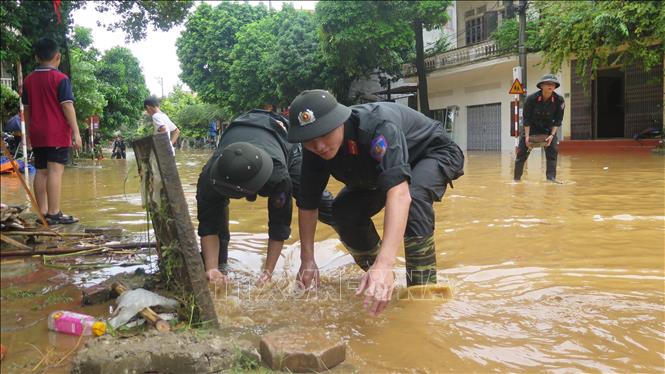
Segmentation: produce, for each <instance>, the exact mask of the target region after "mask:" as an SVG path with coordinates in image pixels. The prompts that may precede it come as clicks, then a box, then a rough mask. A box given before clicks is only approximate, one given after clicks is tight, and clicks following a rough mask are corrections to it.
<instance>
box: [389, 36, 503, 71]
mask: <svg viewBox="0 0 665 374" xmlns="http://www.w3.org/2000/svg"><path fill="white" fill-rule="evenodd" d="M510 52H511V51H510V50H507V49H499V46H498V45H497V44H496V42H495V41H494V40H488V41H485V42H481V43H477V44H473V45H469V46H465V47H462V48H457V49H453V50H451V51H447V52H443V53H439V54H438V55H435V56H432V57H428V58H426V59H425V69H427V71H432V70H437V69H443V68H447V67H451V66H456V65H463V64H467V63H470V62H474V61H480V60H485V59H489V58H492V57H497V56H501V55H505V54H508V53H510ZM415 73H416V66H415V65H414V64H405V65H403V66H402V74H404V75H405V76H409V75H413V74H415Z"/></svg>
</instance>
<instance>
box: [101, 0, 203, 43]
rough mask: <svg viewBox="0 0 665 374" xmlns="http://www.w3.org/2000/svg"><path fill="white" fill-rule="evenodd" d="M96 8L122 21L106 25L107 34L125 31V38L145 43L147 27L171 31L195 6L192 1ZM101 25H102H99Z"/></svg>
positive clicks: (148, 0) (112, 1)
mask: <svg viewBox="0 0 665 374" xmlns="http://www.w3.org/2000/svg"><path fill="white" fill-rule="evenodd" d="M95 4H96V5H95V9H96V10H97V11H99V12H108V11H112V12H113V13H115V14H117V15H118V16H119V18H120V20H119V21H117V22H113V23H111V24H108V25H105V26H106V28H107V30H108V31H115V30H116V29H120V30H122V31H124V32H125V39H126V40H127V41H128V42H130V41H138V40H142V39H144V38H145V37H146V35H147V29H148V26H152V27H153V29H154V30H162V31H168V30H170V29H171V28H172V27H173V26H176V25H178V24H180V23H181V22H182V21H183V20H184V19H185V18H186V17H187V15H188V14H189V9H190V8H191V7H192V6H193V5H194V1H193V0H177V1H158V0H142V1H117V0H105V1H97V2H96V3H95ZM98 25H101V23H100V22H98Z"/></svg>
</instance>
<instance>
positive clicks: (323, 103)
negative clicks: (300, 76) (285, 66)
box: [288, 90, 351, 143]
mask: <svg viewBox="0 0 665 374" xmlns="http://www.w3.org/2000/svg"><path fill="white" fill-rule="evenodd" d="M349 116H351V109H350V108H349V107H347V106H344V105H342V104H339V103H337V99H335V96H333V95H332V94H331V93H330V92H328V91H324V90H309V91H303V92H301V93H300V95H298V96H297V97H296V98H295V99H294V100H293V102H292V103H291V106H290V107H289V122H290V123H291V126H290V127H289V135H288V139H289V141H290V142H291V143H298V142H305V141H308V140H311V139H314V138H318V137H319V136H323V135H325V134H327V133H329V132H331V131H333V130H334V129H336V128H337V127H339V126H340V125H341V124H343V123H344V121H346V120H347V119H348V118H349Z"/></svg>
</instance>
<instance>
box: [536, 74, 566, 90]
mask: <svg viewBox="0 0 665 374" xmlns="http://www.w3.org/2000/svg"><path fill="white" fill-rule="evenodd" d="M545 82H550V83H554V85H555V86H556V88H559V86H561V83H559V80H558V79H557V78H556V75H554V74H545V75H543V77H542V78H540V80H539V81H538V84H537V85H536V87H538V89H540V85H541V84H543V83H545Z"/></svg>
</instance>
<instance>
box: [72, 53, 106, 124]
mask: <svg viewBox="0 0 665 374" xmlns="http://www.w3.org/2000/svg"><path fill="white" fill-rule="evenodd" d="M71 54H72V91H73V93H74V98H75V100H76V101H75V104H74V108H75V109H76V119H77V120H78V122H79V123H80V124H82V123H84V121H85V120H86V118H88V117H90V116H92V115H95V114H101V113H102V111H103V109H104V107H105V106H106V103H107V101H106V99H105V98H104V94H103V93H102V85H101V84H100V82H99V80H97V77H96V76H95V72H96V67H95V63H96V61H94V60H90V59H89V58H88V56H87V55H86V53H85V51H83V50H81V49H78V48H72V51H71Z"/></svg>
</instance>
